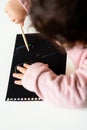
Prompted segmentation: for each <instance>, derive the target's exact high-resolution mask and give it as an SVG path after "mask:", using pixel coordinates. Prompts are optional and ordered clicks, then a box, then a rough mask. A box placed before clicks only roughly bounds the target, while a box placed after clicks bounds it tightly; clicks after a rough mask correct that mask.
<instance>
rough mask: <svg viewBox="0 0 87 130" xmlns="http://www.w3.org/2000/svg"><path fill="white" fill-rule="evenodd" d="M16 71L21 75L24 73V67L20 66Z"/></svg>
mask: <svg viewBox="0 0 87 130" xmlns="http://www.w3.org/2000/svg"><path fill="white" fill-rule="evenodd" d="M17 70H18V71H20V72H21V73H23V74H24V73H25V71H26V69H25V68H24V67H21V66H17Z"/></svg>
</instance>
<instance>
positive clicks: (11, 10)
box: [5, 0, 27, 25]
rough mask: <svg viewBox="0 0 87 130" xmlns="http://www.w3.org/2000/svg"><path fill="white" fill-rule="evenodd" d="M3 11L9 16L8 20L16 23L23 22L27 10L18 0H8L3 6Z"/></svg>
mask: <svg viewBox="0 0 87 130" xmlns="http://www.w3.org/2000/svg"><path fill="white" fill-rule="evenodd" d="M5 12H6V13H7V14H8V16H9V17H10V20H11V21H12V22H14V23H16V24H21V25H23V24H24V20H25V17H26V16H27V12H26V11H25V9H24V8H23V7H22V5H21V4H20V3H19V2H18V0H9V1H8V2H7V4H6V6H5Z"/></svg>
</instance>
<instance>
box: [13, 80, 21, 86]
mask: <svg viewBox="0 0 87 130" xmlns="http://www.w3.org/2000/svg"><path fill="white" fill-rule="evenodd" d="M14 83H15V84H16V85H22V81H21V80H15V81H14Z"/></svg>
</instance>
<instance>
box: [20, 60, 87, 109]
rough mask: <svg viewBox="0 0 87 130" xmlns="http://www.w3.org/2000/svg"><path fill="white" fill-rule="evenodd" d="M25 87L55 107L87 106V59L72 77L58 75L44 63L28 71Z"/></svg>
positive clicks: (24, 82)
mask: <svg viewBox="0 0 87 130" xmlns="http://www.w3.org/2000/svg"><path fill="white" fill-rule="evenodd" d="M22 81H23V86H24V88H26V89H27V90H29V91H33V92H35V93H36V94H37V95H38V96H39V97H40V98H41V99H43V100H46V101H48V102H50V103H52V104H54V105H55V106H63V107H69V108H73V107H75V108H80V107H85V106H86V105H87V59H85V60H84V61H83V63H81V64H80V66H79V68H78V69H77V70H76V71H75V72H74V73H72V74H71V75H70V76H66V75H56V74H55V73H54V72H53V71H52V70H50V68H48V67H47V66H46V65H44V64H43V63H34V64H32V65H31V66H30V67H29V69H28V70H27V71H26V73H25V75H24V77H23V79H22Z"/></svg>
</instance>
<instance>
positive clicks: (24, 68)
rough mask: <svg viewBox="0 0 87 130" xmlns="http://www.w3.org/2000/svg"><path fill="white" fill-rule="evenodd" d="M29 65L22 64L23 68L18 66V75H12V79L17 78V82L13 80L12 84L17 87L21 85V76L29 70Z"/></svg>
mask: <svg viewBox="0 0 87 130" xmlns="http://www.w3.org/2000/svg"><path fill="white" fill-rule="evenodd" d="M29 66H30V65H28V64H24V65H23V67H21V66H18V67H17V70H18V71H19V73H13V77H15V78H17V79H18V80H15V81H14V83H15V84H17V85H22V78H23V75H24V74H25V72H26V70H27V69H28V68H29Z"/></svg>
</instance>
